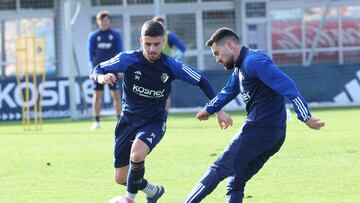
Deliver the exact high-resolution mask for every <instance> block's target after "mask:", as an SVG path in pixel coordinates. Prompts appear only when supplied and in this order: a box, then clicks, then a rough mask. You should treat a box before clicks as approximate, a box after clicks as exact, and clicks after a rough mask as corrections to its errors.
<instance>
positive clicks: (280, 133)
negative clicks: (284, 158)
mask: <svg viewBox="0 0 360 203" xmlns="http://www.w3.org/2000/svg"><path fill="white" fill-rule="evenodd" d="M266 131H267V132H268V133H269V134H267V135H265V136H267V137H273V139H272V140H274V141H272V143H273V145H263V146H267V147H265V148H263V149H264V150H265V151H264V152H263V153H261V154H259V156H258V157H257V158H255V159H254V160H252V161H251V162H250V163H249V164H248V165H247V166H243V167H242V168H241V169H238V170H237V173H236V174H235V175H234V176H231V177H229V178H228V184H227V193H226V197H227V198H226V200H227V203H240V202H242V199H243V197H244V189H245V185H246V182H247V181H248V180H250V179H251V178H252V177H253V176H254V175H255V174H256V173H257V172H258V171H259V170H260V169H261V168H262V167H263V166H264V164H265V163H266V162H267V161H268V160H269V158H270V157H271V156H273V155H274V154H275V153H276V152H278V151H279V150H280V148H281V146H282V144H283V143H284V141H285V130H281V129H268V130H266ZM270 139H271V138H270Z"/></svg>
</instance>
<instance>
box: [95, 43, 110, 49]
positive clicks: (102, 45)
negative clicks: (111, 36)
mask: <svg viewBox="0 0 360 203" xmlns="http://www.w3.org/2000/svg"><path fill="white" fill-rule="evenodd" d="M111 45H112V44H111V43H106V42H101V43H98V44H97V47H98V48H99V49H110V48H111Z"/></svg>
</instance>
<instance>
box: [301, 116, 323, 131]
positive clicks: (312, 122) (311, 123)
mask: <svg viewBox="0 0 360 203" xmlns="http://www.w3.org/2000/svg"><path fill="white" fill-rule="evenodd" d="M305 123H306V125H307V126H308V127H309V128H311V129H314V130H320V129H321V128H322V127H324V126H325V122H323V121H320V119H318V118H314V117H310V118H309V119H308V120H306V122H305Z"/></svg>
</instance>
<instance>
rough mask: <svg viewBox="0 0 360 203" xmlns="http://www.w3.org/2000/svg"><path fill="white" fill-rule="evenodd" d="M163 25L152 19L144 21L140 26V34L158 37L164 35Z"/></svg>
mask: <svg viewBox="0 0 360 203" xmlns="http://www.w3.org/2000/svg"><path fill="white" fill-rule="evenodd" d="M164 33H165V31H164V27H163V26H162V25H161V24H160V23H159V22H156V21H154V20H148V21H146V22H145V23H144V24H143V26H142V27H141V36H150V37H159V36H164Z"/></svg>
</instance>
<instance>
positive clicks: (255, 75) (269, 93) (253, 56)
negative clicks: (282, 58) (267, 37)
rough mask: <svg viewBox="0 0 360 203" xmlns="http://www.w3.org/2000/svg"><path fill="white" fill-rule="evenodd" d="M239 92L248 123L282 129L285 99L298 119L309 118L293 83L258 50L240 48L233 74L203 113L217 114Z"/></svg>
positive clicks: (284, 118) (284, 120) (304, 103)
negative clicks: (244, 104) (289, 102)
mask: <svg viewBox="0 0 360 203" xmlns="http://www.w3.org/2000/svg"><path fill="white" fill-rule="evenodd" d="M239 93H240V94H241V95H242V98H243V100H244V102H245V103H246V111H247V113H248V115H247V118H246V120H247V122H253V123H257V124H261V125H263V126H268V127H276V128H285V127H286V112H285V98H284V96H286V97H288V98H289V100H290V101H291V103H292V104H293V107H294V109H295V112H296V113H297V116H298V119H300V120H301V121H306V120H307V119H308V118H310V116H311V114H310V112H309V109H308V106H307V104H306V102H305V101H304V99H303V98H302V97H301V95H300V93H299V91H298V90H297V88H296V85H295V83H294V81H293V80H292V79H290V78H289V77H288V76H286V75H285V74H284V73H283V72H282V71H281V70H280V69H279V68H278V67H277V66H276V65H275V64H274V63H273V62H272V60H271V59H270V58H269V57H268V56H267V55H266V54H264V53H263V52H262V51H260V50H252V49H248V48H246V47H243V48H242V49H241V52H240V56H239V59H238V61H237V63H236V64H235V68H234V72H233V74H232V75H231V76H230V78H229V80H228V82H227V84H226V86H225V87H224V88H223V89H222V91H221V92H220V93H219V94H218V95H217V96H216V97H215V98H214V99H212V100H211V101H210V102H209V103H208V105H207V106H206V110H207V111H208V112H209V113H214V112H217V111H219V110H220V109H221V108H222V107H223V106H224V105H226V104H227V103H228V102H230V101H231V100H232V99H234V98H235V97H236V96H237V95H238V94H239Z"/></svg>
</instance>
